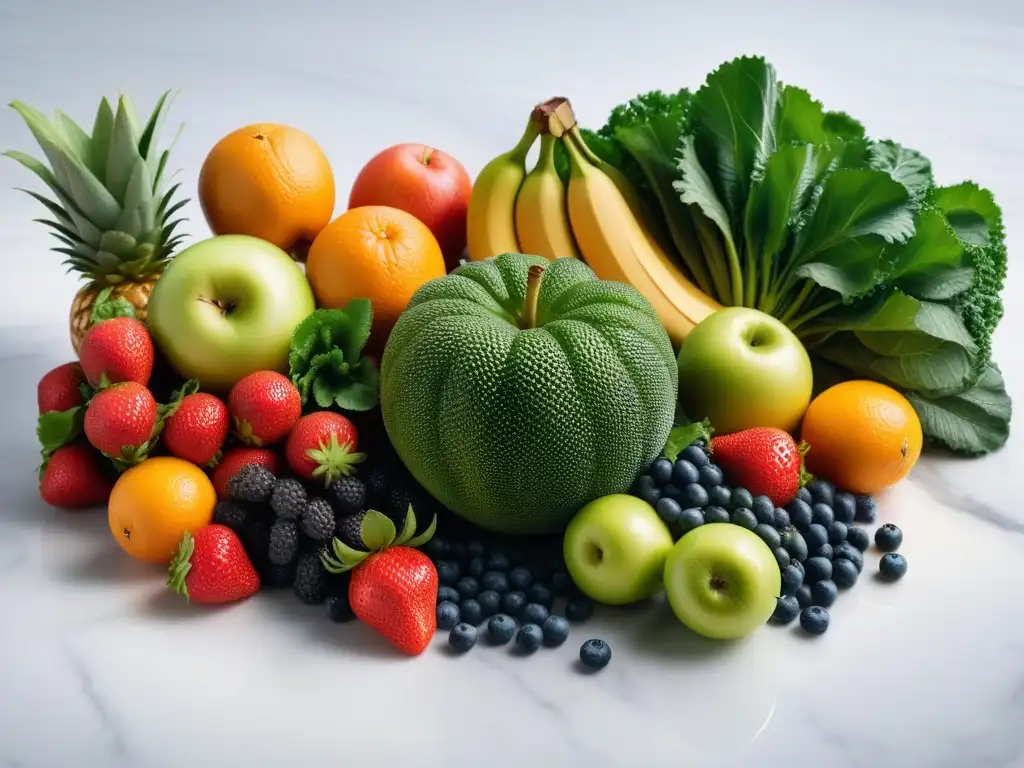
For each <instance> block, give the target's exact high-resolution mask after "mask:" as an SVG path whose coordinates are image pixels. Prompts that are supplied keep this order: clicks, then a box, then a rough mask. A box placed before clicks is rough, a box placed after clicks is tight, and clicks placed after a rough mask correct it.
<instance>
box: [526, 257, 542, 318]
mask: <svg viewBox="0 0 1024 768" xmlns="http://www.w3.org/2000/svg"><path fill="white" fill-rule="evenodd" d="M543 274H544V267H542V266H540V265H539V264H534V265H533V266H532V267H530V271H529V272H528V273H527V276H526V301H525V307H524V309H523V328H524V329H527V328H536V327H537V299H538V298H540V278H541V275H543Z"/></svg>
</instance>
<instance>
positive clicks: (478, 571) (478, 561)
mask: <svg viewBox="0 0 1024 768" xmlns="http://www.w3.org/2000/svg"><path fill="white" fill-rule="evenodd" d="M466 572H467V573H468V574H469V575H470V576H472V577H473V578H474V579H479V578H480V577H481V576H483V575H484V559H483V558H482V557H471V558H470V559H469V565H468V566H466Z"/></svg>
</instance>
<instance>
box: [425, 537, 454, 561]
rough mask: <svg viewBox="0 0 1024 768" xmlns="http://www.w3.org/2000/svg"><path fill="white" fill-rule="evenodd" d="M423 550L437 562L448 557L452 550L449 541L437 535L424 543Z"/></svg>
mask: <svg viewBox="0 0 1024 768" xmlns="http://www.w3.org/2000/svg"><path fill="white" fill-rule="evenodd" d="M423 551H424V552H425V553H426V554H427V556H429V557H430V559H431V560H433V561H434V562H437V561H438V560H444V559H445V558H446V557H448V555H449V554H451V551H452V550H451V547H450V546H449V545H448V542H447V541H445V540H444V539H441V538H438V537H437V536H435V537H434V538H432V539H431V540H430V541H428V542H427V543H426V544H424V545H423Z"/></svg>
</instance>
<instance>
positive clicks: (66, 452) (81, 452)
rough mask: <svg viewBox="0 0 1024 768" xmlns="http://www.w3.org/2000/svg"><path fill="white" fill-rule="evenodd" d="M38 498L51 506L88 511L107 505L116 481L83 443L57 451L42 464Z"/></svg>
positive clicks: (96, 455)
mask: <svg viewBox="0 0 1024 768" xmlns="http://www.w3.org/2000/svg"><path fill="white" fill-rule="evenodd" d="M41 475H42V476H41V477H40V481H39V495H40V496H42V498H43V501H45V502H46V503H47V504H49V505H50V506H52V507H60V508H61V509H86V508H88V507H98V506H100V505H101V504H106V503H107V499H108V498H109V497H110V490H111V489H112V488H113V487H114V481H113V478H111V476H110V473H109V472H107V471H106V469H105V468H104V466H103V460H102V458H101V457H100V455H99V454H98V453H96V451H94V450H93V449H92V448H90V447H89V446H88V445H86V444H84V443H71V444H69V445H65V446H63V447H62V448H58V449H57V450H55V451H54V452H53V453H52V454H50V456H49V458H48V459H47V460H46V462H45V463H44V464H43V467H42V471H41Z"/></svg>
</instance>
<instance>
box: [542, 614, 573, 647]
mask: <svg viewBox="0 0 1024 768" xmlns="http://www.w3.org/2000/svg"><path fill="white" fill-rule="evenodd" d="M540 629H541V632H543V633H544V645H546V646H547V647H548V648H557V647H558V646H560V645H561V644H562V643H564V642H565V640H566V638H568V637H569V622H568V621H566V620H565V619H563V618H562V617H561V616H548V617H547V618H546V619H545V620H544V623H543V624H541V625H540Z"/></svg>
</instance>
